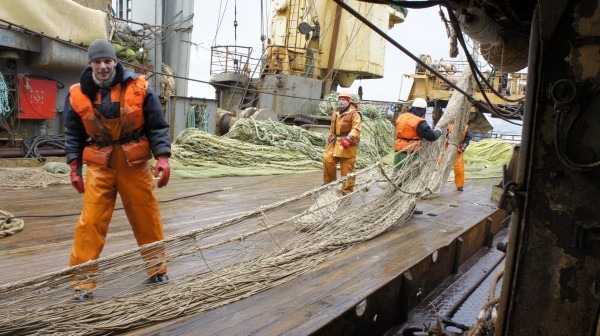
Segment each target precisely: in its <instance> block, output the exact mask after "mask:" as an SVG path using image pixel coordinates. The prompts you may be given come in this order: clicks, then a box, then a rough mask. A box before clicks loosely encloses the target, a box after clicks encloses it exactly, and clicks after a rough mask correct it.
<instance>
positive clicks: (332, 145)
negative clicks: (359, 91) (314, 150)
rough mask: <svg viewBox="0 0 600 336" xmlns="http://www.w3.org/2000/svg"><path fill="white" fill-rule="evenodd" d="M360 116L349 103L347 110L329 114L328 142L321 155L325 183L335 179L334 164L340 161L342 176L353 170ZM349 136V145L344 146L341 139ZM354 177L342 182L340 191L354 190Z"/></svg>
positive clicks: (358, 136)
mask: <svg viewBox="0 0 600 336" xmlns="http://www.w3.org/2000/svg"><path fill="white" fill-rule="evenodd" d="M360 129H361V116H360V113H358V110H357V109H356V107H355V105H350V106H349V108H348V110H346V111H345V112H344V113H342V114H340V113H339V111H338V110H335V111H334V112H333V115H332V116H331V127H330V128H329V140H330V141H329V144H328V145H327V148H326V149H325V155H323V183H325V184H327V183H330V182H333V181H335V180H336V179H337V168H336V165H337V163H338V162H339V163H340V173H341V175H342V177H345V176H346V175H348V174H351V173H353V172H354V169H355V168H354V167H355V164H356V153H357V151H358V142H359V140H360ZM347 136H350V137H351V138H352V142H351V144H350V147H348V148H344V147H343V146H342V140H343V139H344V138H345V137H347ZM354 185H355V179H354V178H349V179H347V180H346V181H345V182H344V183H343V184H342V193H343V194H348V193H351V192H353V191H354Z"/></svg>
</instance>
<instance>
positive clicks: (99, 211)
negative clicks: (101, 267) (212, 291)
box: [69, 85, 167, 290]
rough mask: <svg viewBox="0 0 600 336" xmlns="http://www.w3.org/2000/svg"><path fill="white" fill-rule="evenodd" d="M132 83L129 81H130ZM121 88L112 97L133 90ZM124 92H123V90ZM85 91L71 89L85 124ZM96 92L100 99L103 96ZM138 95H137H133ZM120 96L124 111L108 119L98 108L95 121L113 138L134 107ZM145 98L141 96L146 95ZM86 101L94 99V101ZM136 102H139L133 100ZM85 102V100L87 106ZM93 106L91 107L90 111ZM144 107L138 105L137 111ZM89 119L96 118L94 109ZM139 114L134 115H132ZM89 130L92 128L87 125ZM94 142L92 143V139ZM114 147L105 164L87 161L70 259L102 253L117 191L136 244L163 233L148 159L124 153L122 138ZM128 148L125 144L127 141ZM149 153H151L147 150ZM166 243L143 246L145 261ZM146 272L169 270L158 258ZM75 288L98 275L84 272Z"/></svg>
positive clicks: (161, 236) (74, 261) (85, 286)
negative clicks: (134, 159) (135, 158)
mask: <svg viewBox="0 0 600 336" xmlns="http://www.w3.org/2000/svg"><path fill="white" fill-rule="evenodd" d="M130 86H131V85H130ZM113 90H114V91H117V92H116V94H113V95H112V96H113V101H114V99H117V100H118V99H119V96H120V95H121V96H127V95H129V94H131V95H134V93H131V92H130V90H129V89H128V90H127V91H126V93H125V91H121V90H120V89H119V88H118V86H117V88H115V89H113ZM121 92H123V93H121ZM80 94H82V93H81V91H79V92H77V88H75V89H73V88H72V89H71V95H72V97H71V104H72V105H73V107H74V110H75V111H76V112H77V113H78V114H80V115H82V119H83V120H84V124H85V126H86V129H88V126H89V124H86V121H85V117H86V116H85V115H83V114H82V112H81V111H82V110H85V108H82V106H83V105H82V104H81V101H77V100H78V99H80V98H82V97H81V96H79V95H80ZM99 96H100V94H98V99H100V97H99ZM133 98H135V97H133ZM120 99H121V117H120V118H114V119H105V118H104V117H103V116H102V115H101V114H100V113H99V112H98V111H96V110H94V112H93V114H94V117H95V118H97V119H96V122H98V121H99V122H100V123H101V124H102V125H103V131H104V132H105V133H107V134H109V135H110V138H111V140H118V139H119V138H122V136H121V133H122V125H123V121H124V119H126V118H125V116H126V115H127V114H128V113H129V112H131V114H132V115H133V113H134V111H129V110H128V108H124V107H123V106H124V105H125V106H131V104H130V103H131V101H128V102H125V101H126V100H127V99H131V97H129V98H125V97H120ZM142 99H143V96H142ZM88 103H89V104H91V102H89V100H88ZM133 105H135V104H133ZM83 107H85V106H83ZM88 112H89V111H88ZM136 112H139V113H141V112H140V111H136ZM87 117H90V118H89V119H92V118H91V116H90V115H88V116H87ZM135 118H136V117H135V116H134V117H133V119H135ZM88 131H89V130H88ZM90 146H94V145H90ZM110 146H111V149H112V153H110V155H109V156H108V157H107V160H108V162H107V167H106V168H103V167H102V165H101V164H100V165H97V164H93V163H91V162H89V161H88V162H85V155H84V163H87V175H86V179H85V193H84V198H83V210H82V212H81V216H80V217H79V220H78V222H77V224H76V227H75V237H74V241H73V247H72V249H71V257H70V261H69V265H71V266H74V265H78V264H81V263H84V262H87V261H90V260H95V259H98V258H99V257H100V252H101V251H102V249H103V247H104V243H105V238H106V234H107V232H108V226H109V223H110V220H111V218H112V214H113V210H114V207H115V201H116V198H117V192H118V193H119V195H120V196H121V200H122V202H123V207H124V209H125V213H126V215H127V218H128V220H129V223H130V225H131V228H132V230H133V233H134V236H135V238H136V241H137V244H138V245H139V246H141V245H145V244H149V243H153V242H156V241H160V240H163V239H164V234H163V225H162V219H161V216H160V212H159V207H158V201H157V199H156V197H155V195H154V193H153V189H154V180H153V178H152V173H151V171H150V167H149V164H148V161H147V160H145V161H144V160H141V162H137V163H135V164H132V163H131V162H128V160H127V159H126V155H125V152H124V150H123V146H122V145H119V144H113V145H110ZM125 148H126V147H125ZM148 155H151V153H148ZM164 256H165V251H164V247H157V248H154V249H150V250H145V251H143V252H142V258H143V259H144V261H148V260H151V259H154V258H164ZM96 268H97V267H90V268H87V269H85V270H84V271H83V272H82V273H83V274H86V273H88V272H93V271H94V270H95V269H96ZM146 271H147V273H148V275H152V274H156V273H159V274H160V273H165V272H166V271H167V269H166V264H165V263H164V262H159V263H156V264H154V265H151V266H149V267H147V268H146ZM72 284H73V287H74V288H75V289H86V290H92V289H94V288H95V287H96V279H95V278H91V277H85V276H84V280H74V281H73V282H72Z"/></svg>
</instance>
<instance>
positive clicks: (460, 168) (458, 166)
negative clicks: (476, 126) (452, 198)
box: [446, 124, 472, 191]
mask: <svg viewBox="0 0 600 336" xmlns="http://www.w3.org/2000/svg"><path fill="white" fill-rule="evenodd" d="M453 128H454V125H453V124H449V125H448V134H447V135H446V138H447V139H448V138H449V136H450V134H451V133H452V130H453ZM471 138H472V135H471V131H469V126H466V125H465V128H464V130H463V133H462V137H461V140H460V145H459V146H458V147H457V153H456V158H455V159H454V185H455V186H456V190H458V191H463V188H464V186H465V158H464V155H463V153H464V152H465V150H466V149H467V146H468V145H469V143H470V142H471ZM446 141H448V140H446Z"/></svg>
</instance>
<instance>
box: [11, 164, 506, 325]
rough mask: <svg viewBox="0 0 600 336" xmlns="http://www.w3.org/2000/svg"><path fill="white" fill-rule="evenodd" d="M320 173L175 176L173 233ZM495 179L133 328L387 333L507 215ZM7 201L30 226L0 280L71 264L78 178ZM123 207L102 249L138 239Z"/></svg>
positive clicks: (165, 197) (295, 188)
mask: <svg viewBox="0 0 600 336" xmlns="http://www.w3.org/2000/svg"><path fill="white" fill-rule="evenodd" d="M321 174H322V173H321V172H320V171H319V172H310V173H294V174H287V175H275V176H252V177H222V178H205V179H172V180H171V181H170V182H169V185H168V186H167V187H165V188H162V189H157V191H156V194H157V197H158V198H159V202H160V207H161V213H162V216H163V220H164V228H165V235H166V236H167V237H168V236H172V235H176V234H180V233H184V232H187V231H190V230H195V229H198V228H200V227H202V226H206V225H209V224H211V223H214V222H218V221H222V220H226V219H229V218H232V217H235V216H238V215H240V214H243V213H245V212H248V211H250V210H254V209H256V208H257V207H259V206H261V205H265V204H271V203H275V202H278V201H280V200H282V199H285V198H288V197H291V196H293V195H297V194H299V193H301V192H304V191H306V190H309V189H311V188H315V187H318V186H319V185H320V184H321ZM496 182H497V181H496V180H492V179H481V180H468V181H467V186H466V187H465V191H464V192H459V191H457V190H456V189H455V188H454V184H453V182H447V183H446V185H445V187H444V189H443V191H442V193H441V194H440V196H439V197H436V198H433V199H428V200H421V201H419V202H418V204H417V207H418V208H419V209H420V210H423V212H424V213H423V214H421V215H414V216H413V217H412V218H411V219H410V220H409V221H408V222H407V223H405V224H404V225H403V226H401V227H397V228H394V229H392V230H389V231H387V232H385V233H383V234H381V235H380V236H378V237H376V238H374V239H372V240H369V241H366V242H363V243H360V244H357V245H356V246H353V247H352V248H350V249H349V250H347V251H344V252H343V253H341V254H339V255H337V256H335V257H334V258H331V259H329V260H327V261H325V262H324V263H321V264H319V265H318V266H317V267H316V268H315V269H314V270H312V271H310V272H308V273H306V274H303V275H300V276H298V277H296V278H294V279H292V280H290V281H288V282H285V283H283V284H281V285H278V286H276V287H274V288H271V289H268V290H266V291H263V292H260V293H257V294H254V295H252V296H250V297H248V298H244V299H241V300H239V301H235V302H232V303H229V304H226V305H224V306H221V307H218V308H215V309H211V310H208V311H205V312H202V313H198V314H194V315H189V316H183V317H181V318H177V319H173V320H170V321H167V322H162V323H158V324H153V325H150V326H147V327H144V328H140V329H136V330H129V331H127V332H126V334H130V335H251V334H252V335H280V334H285V335H308V334H321V335H349V334H363V335H366V334H370V335H376V334H383V333H384V332H385V331H386V330H388V329H389V328H390V327H391V326H393V325H397V324H399V323H400V322H402V321H403V320H405V319H406V316H407V315H408V312H409V311H410V309H412V308H413V307H415V306H416V305H417V304H418V303H419V302H421V301H422V299H423V298H424V297H425V296H426V295H427V294H428V293H430V292H431V291H432V290H433V289H435V287H436V286H437V285H438V284H439V283H440V282H441V281H442V280H443V279H444V278H446V277H448V276H449V275H450V274H453V273H456V272H457V271H458V268H459V267H460V265H461V264H463V263H464V262H465V261H466V260H467V259H468V258H469V257H471V256H472V255H473V254H474V253H475V252H476V251H477V250H479V249H480V248H481V247H482V246H485V245H486V244H489V243H490V237H491V236H493V234H494V233H496V232H498V231H499V230H500V229H501V228H502V227H503V226H504V225H505V223H504V220H505V218H506V217H507V215H506V213H505V212H504V211H503V210H499V209H498V208H497V207H496V203H495V202H494V201H492V200H491V198H490V195H491V189H492V185H493V184H494V183H496ZM0 202H1V203H2V205H3V206H2V208H3V210H6V211H8V212H9V213H11V214H13V215H14V216H15V217H17V218H21V219H23V220H24V221H25V227H24V229H23V230H22V231H20V232H18V233H16V234H14V235H12V236H8V237H5V238H2V239H0V246H1V247H2V248H0V264H1V265H2V266H3V272H2V274H1V275H0V285H3V284H6V283H9V282H15V281H18V280H21V279H25V278H30V277H33V276H37V275H39V274H43V273H47V272H52V271H55V270H59V269H62V268H65V267H66V266H67V263H68V259H69V252H70V248H71V242H72V235H73V227H74V224H75V222H76V220H77V218H78V216H79V212H80V210H81V205H82V197H81V196H80V195H79V194H77V193H76V192H75V191H74V190H73V189H72V187H71V186H70V185H53V186H49V187H46V188H35V189H21V190H11V191H4V192H2V193H1V194H0ZM307 206H308V204H304V203H299V204H298V205H297V207H296V208H286V209H285V211H284V213H282V214H281V216H282V217H283V216H288V217H289V216H292V215H295V214H298V213H300V212H302V211H303V210H304V209H305V208H306V207H307ZM116 208H117V209H116V210H115V212H114V215H113V220H112V222H111V226H110V229H109V233H108V237H107V241H106V246H105V248H104V250H103V252H102V255H103V256H105V255H108V254H113V253H119V252H122V251H125V250H128V249H131V248H134V247H136V244H135V239H134V237H133V234H132V232H131V229H130V228H129V224H128V221H127V218H126V216H125V213H124V211H123V210H122V207H121V205H120V200H118V201H117V205H116ZM360 210H361V209H360V208H357V209H356V211H360ZM273 234H277V232H274V233H273ZM185 274H186V264H185V263H183V264H177V265H172V266H170V269H169V276H170V277H171V279H172V280H176V279H177V278H178V277H182V276H184V275H185ZM160 304H161V303H160V299H157V301H156V305H158V306H160Z"/></svg>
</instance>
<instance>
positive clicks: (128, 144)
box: [69, 76, 152, 167]
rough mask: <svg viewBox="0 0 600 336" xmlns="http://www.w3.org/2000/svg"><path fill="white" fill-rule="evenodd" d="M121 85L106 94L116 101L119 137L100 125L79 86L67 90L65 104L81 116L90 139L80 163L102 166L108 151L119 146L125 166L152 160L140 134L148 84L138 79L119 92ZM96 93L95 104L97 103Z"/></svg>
mask: <svg viewBox="0 0 600 336" xmlns="http://www.w3.org/2000/svg"><path fill="white" fill-rule="evenodd" d="M122 85H123V84H119V85H115V86H114V87H113V88H112V89H111V92H110V96H111V101H113V102H120V105H121V107H120V108H121V117H120V121H121V122H120V124H121V129H120V132H119V133H120V134H111V132H109V131H108V129H107V128H106V127H105V126H104V125H103V124H102V122H101V119H102V118H101V116H99V115H97V114H99V113H98V112H97V111H96V110H95V109H94V107H93V103H92V101H90V99H89V98H88V96H86V95H85V94H84V93H83V92H82V91H81V87H80V84H74V85H72V86H71V88H70V89H69V93H70V98H69V102H70V104H71V106H72V108H73V111H74V112H75V113H77V114H78V115H79V117H81V121H82V122H83V126H84V127H85V130H86V132H87V134H88V135H89V136H90V138H91V141H90V143H89V144H88V145H87V146H86V147H85V148H84V150H83V158H82V159H83V163H86V164H90V163H91V164H95V165H100V166H104V167H105V166H106V165H107V164H108V158H109V157H110V154H111V152H112V146H114V145H120V146H121V147H122V148H123V150H124V152H125V157H126V159H127V162H128V164H130V165H134V164H138V163H141V162H145V161H147V160H149V159H150V158H151V157H152V153H151V152H150V147H149V143H148V139H147V138H146V137H145V136H144V135H142V134H141V131H142V127H143V126H144V114H143V109H142V106H143V104H144V97H145V96H146V90H147V89H148V82H147V81H146V78H145V77H144V76H140V77H138V78H137V79H135V80H133V81H132V82H129V83H127V85H126V86H125V87H124V88H123V90H122V89H121V86H122ZM100 99H101V97H100V92H98V95H97V98H96V100H97V102H98V103H99V102H100Z"/></svg>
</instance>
